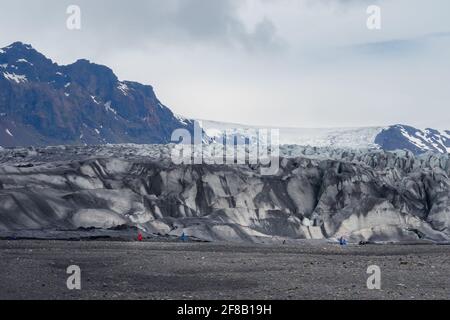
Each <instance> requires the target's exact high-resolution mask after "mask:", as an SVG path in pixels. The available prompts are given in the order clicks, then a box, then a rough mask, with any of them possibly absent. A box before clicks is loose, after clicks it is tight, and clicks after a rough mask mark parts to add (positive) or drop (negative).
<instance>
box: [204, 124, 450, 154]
mask: <svg viewBox="0 0 450 320" xmlns="http://www.w3.org/2000/svg"><path fill="white" fill-rule="evenodd" d="M201 123H202V127H203V130H204V131H205V132H206V134H207V135H208V136H209V137H211V138H212V139H213V141H223V140H224V137H225V132H226V130H228V133H227V134H228V135H230V136H231V137H233V138H235V139H236V140H237V141H245V139H246V138H250V140H252V141H260V139H259V138H258V130H259V129H271V128H263V127H258V126H247V125H242V124H232V123H223V122H217V121H204V120H203V121H201ZM276 129H278V130H279V133H280V134H279V139H280V141H279V142H280V144H281V145H300V146H312V147H334V148H349V149H372V148H373V149H381V150H385V151H395V150H407V151H411V152H412V153H414V154H416V155H418V154H423V153H426V152H437V153H449V152H450V131H449V130H440V131H439V130H435V129H416V128H413V127H411V126H407V125H393V126H388V127H359V128H321V129H313V128H311V129H310V128H276Z"/></svg>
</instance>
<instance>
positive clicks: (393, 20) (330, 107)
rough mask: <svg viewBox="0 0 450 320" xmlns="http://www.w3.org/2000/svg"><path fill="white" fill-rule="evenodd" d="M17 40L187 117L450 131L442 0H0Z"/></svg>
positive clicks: (448, 30) (0, 31)
mask: <svg viewBox="0 0 450 320" xmlns="http://www.w3.org/2000/svg"><path fill="white" fill-rule="evenodd" d="M71 4H76V5H79V6H80V8H81V13H82V16H81V22H82V25H81V30H76V31H70V30H68V29H67V28H66V19H67V17H68V15H67V14H66V9H67V7H68V5H71ZM373 4H375V5H378V6H380V7H381V10H382V11H381V18H382V20H381V22H382V25H381V30H369V29H368V28H367V26H366V20H367V18H368V15H367V13H366V10H367V7H368V6H369V5H373ZM14 41H22V42H25V43H29V44H31V45H32V46H33V47H35V48H36V49H37V50H39V51H41V52H42V53H44V54H45V55H46V56H48V57H49V58H51V59H53V60H54V61H56V62H57V63H59V64H68V63H72V62H74V61H76V60H77V59H79V58H86V59H89V60H91V61H92V62H96V63H100V64H105V65H107V66H109V67H111V68H112V69H113V70H114V71H115V73H116V74H117V75H118V77H119V78H120V79H122V80H133V81H138V82H142V83H145V84H150V85H152V86H153V87H154V88H155V91H156V93H157V95H158V97H159V98H160V100H161V101H162V102H163V103H164V104H166V105H167V106H169V107H170V108H171V109H172V110H173V111H174V112H176V113H178V114H181V115H184V116H187V117H191V118H200V119H211V120H217V121H227V122H237V123H247V124H255V125H271V126H280V127H281V126H293V127H331V126H333V127H347V126H377V125H388V124H396V123H402V124H410V125H414V126H418V127H436V128H444V129H450V89H449V88H450V1H448V0H429V1H423V0H378V1H377V0H128V1H118V0H71V1H66V0H33V1H30V0H14V1H10V0H8V1H5V0H0V47H4V46H7V45H8V44H10V43H12V42H14Z"/></svg>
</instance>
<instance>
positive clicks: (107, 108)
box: [105, 101, 117, 115]
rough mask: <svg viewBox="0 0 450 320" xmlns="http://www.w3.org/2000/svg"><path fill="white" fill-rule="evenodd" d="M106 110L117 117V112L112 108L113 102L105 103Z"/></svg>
mask: <svg viewBox="0 0 450 320" xmlns="http://www.w3.org/2000/svg"><path fill="white" fill-rule="evenodd" d="M105 110H106V111H108V112H112V113H114V114H115V115H117V111H116V110H115V109H114V108H113V107H111V101H108V102H107V103H105Z"/></svg>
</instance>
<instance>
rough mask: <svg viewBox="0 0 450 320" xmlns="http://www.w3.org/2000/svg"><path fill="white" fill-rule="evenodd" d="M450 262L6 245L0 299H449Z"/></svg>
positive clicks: (306, 252) (372, 255) (410, 252)
mask: <svg viewBox="0 0 450 320" xmlns="http://www.w3.org/2000/svg"><path fill="white" fill-rule="evenodd" d="M449 258H450V247H449V246H443V245H441V246H438V245H383V246H381V245H368V246H349V247H345V248H341V247H338V246H335V245H331V244H324V243H305V244H301V245H296V246H293V245H285V246H281V245H278V246H273V245H231V244H211V243H186V244H183V243H154V242H152V243H146V242H143V243H136V242H92V241H91V242H70V241H0V288H1V289H0V299H45V300H47V299H295V300H297V299H449V298H450V277H449V274H450V259H449ZM70 265H78V266H79V267H80V268H81V283H82V288H81V290H79V291H77V290H75V291H70V290H68V289H67V286H66V280H67V277H68V276H69V275H68V274H66V269H67V267H68V266H70ZM370 265H378V266H379V267H380V268H381V279H382V280H381V281H382V284H381V290H368V289H367V286H366V281H367V278H368V277H369V275H368V274H367V273H366V271H367V268H368V266H370Z"/></svg>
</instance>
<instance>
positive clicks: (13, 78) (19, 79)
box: [3, 72, 28, 83]
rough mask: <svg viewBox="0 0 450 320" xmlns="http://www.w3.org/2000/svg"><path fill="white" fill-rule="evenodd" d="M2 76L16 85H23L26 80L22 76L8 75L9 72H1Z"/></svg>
mask: <svg viewBox="0 0 450 320" xmlns="http://www.w3.org/2000/svg"><path fill="white" fill-rule="evenodd" d="M3 76H4V77H5V78H6V79H8V80H9V81H14V82H16V83H23V82H27V81H28V79H27V77H26V76H24V75H18V74H15V73H9V72H3Z"/></svg>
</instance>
